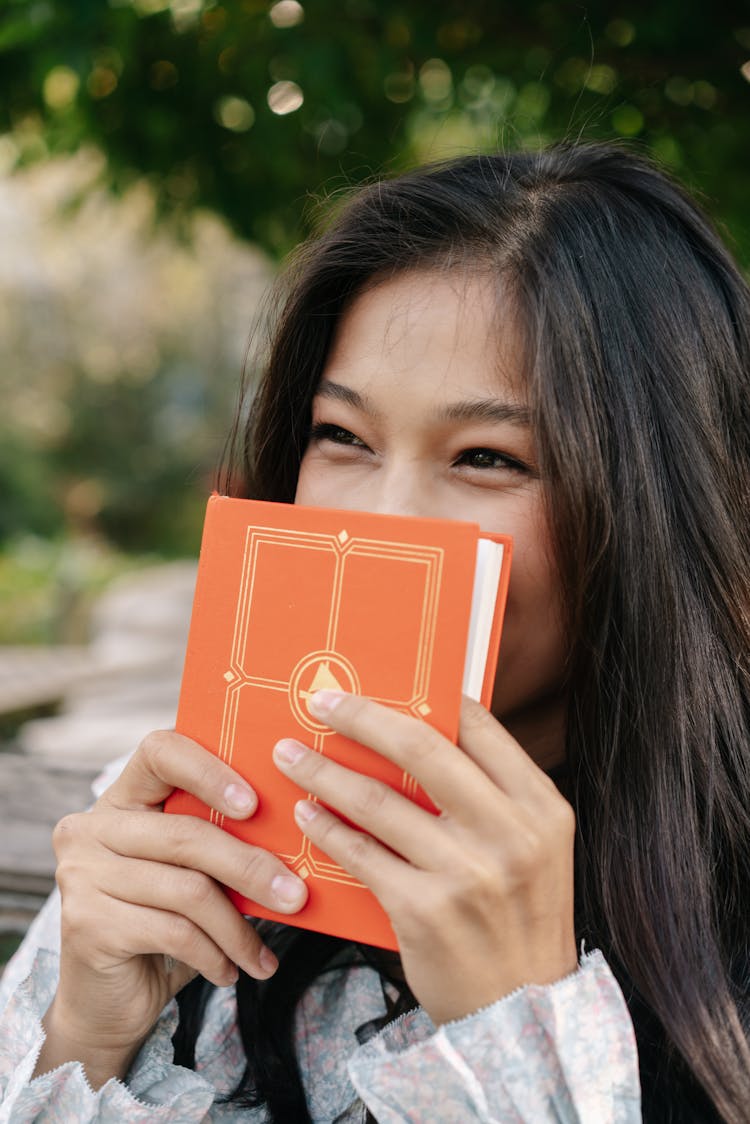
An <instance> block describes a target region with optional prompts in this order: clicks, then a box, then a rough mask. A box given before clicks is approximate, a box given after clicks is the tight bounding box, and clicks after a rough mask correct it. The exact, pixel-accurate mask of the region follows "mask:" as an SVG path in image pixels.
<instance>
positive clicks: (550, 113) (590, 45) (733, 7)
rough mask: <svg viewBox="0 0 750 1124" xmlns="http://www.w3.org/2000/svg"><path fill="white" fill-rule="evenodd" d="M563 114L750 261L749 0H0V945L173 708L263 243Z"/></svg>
mask: <svg viewBox="0 0 750 1124" xmlns="http://www.w3.org/2000/svg"><path fill="white" fill-rule="evenodd" d="M579 136H583V137H587V138H594V137H605V138H612V137H615V138H623V139H625V140H628V141H630V142H632V143H633V144H634V145H636V146H638V147H639V148H641V149H643V150H644V151H646V152H649V153H651V154H653V155H654V156H655V157H656V158H657V159H658V160H660V161H662V162H663V163H664V164H665V165H666V166H667V167H668V168H669V169H671V171H672V172H673V173H674V174H675V175H677V176H678V177H679V178H680V179H681V180H682V181H683V182H684V183H685V184H686V185H687V186H688V188H689V189H691V190H692V191H694V192H696V193H697V194H698V195H699V196H700V197H701V198H702V201H703V203H704V205H705V206H706V207H707V208H708V210H709V211H710V212H711V214H712V215H713V216H714V218H715V219H716V221H717V222H718V223H719V224H720V225H721V227H722V228H723V230H724V233H725V235H726V238H727V240H728V241H729V243H730V245H731V246H732V248H733V250H734V252H735V254H736V255H737V257H738V258H739V260H740V262H741V263H742V264H743V266H744V267H745V268H747V267H748V265H750V6H748V4H747V2H740V0H735V2H734V3H732V2H727V0H724V2H721V0H717V2H715V3H712V4H710V5H708V4H705V3H698V2H697V0H651V2H645V0H644V2H642V3H639V2H634V0H621V2H620V3H617V2H616V0H589V2H588V3H586V4H581V3H580V2H579V0H577V2H566V0H543V2H539V3H536V2H529V3H511V2H508V0H505V2H503V0H494V2H490V0H486V2H479V0H444V2H441V3H437V4H436V3H422V2H417V0H401V2H400V3H396V2H391V0H309V2H307V3H301V2H298V0H278V2H276V3H268V2H264V0H224V2H220V0H0V372H1V376H0V377H1V379H2V384H1V385H2V400H1V406H0V496H1V499H0V747H2V752H0V824H2V828H0V837H1V839H2V841H1V842H0V848H1V850H0V963H2V959H3V956H4V955H7V953H8V952H9V950H10V949H11V948H12V947H13V945H14V943H15V942H16V940H17V937H18V933H20V932H21V931H22V930H23V928H24V926H25V925H26V923H27V922H28V919H29V918H30V916H32V915H33V911H34V909H35V908H36V907H37V905H38V904H39V902H40V901H41V899H42V897H43V895H44V893H46V892H47V890H48V888H49V887H50V886H51V884H52V876H51V872H52V857H51V852H50V848H49V842H48V839H49V827H50V825H51V823H53V822H54V821H55V819H57V818H58V816H59V815H61V814H62V813H63V812H64V811H65V810H66V808H68V807H71V806H74V805H77V806H80V805H81V804H82V803H85V801H86V799H87V792H88V785H89V782H90V780H91V777H92V776H93V775H94V774H95V773H96V772H97V771H98V769H99V767H100V766H101V764H103V763H104V762H106V761H107V760H109V759H110V758H112V757H114V756H116V755H117V754H118V753H122V752H126V750H127V749H129V748H132V747H133V746H134V745H135V744H136V742H137V740H138V737H139V736H142V734H143V733H145V732H146V731H147V730H148V729H149V728H151V727H152V726H153V725H159V724H169V723H170V722H171V719H172V718H173V715H174V704H175V700H176V692H177V687H178V682H179V671H180V662H181V654H182V647H183V645H184V635H185V628H186V623H187V617H188V614H189V605H190V593H191V588H192V581H193V575H194V564H193V562H192V561H183V560H190V559H194V557H195V555H196V553H197V548H198V543H199V537H200V525H201V518H202V510H203V506H204V502H205V496H206V493H207V492H208V491H209V490H210V488H211V486H212V482H213V472H214V469H215V466H216V463H217V460H218V457H219V455H220V453H221V449H222V443H223V439H224V435H225V433H226V431H227V429H228V425H229V421H230V418H231V415H232V411H233V407H234V403H235V401H236V395H237V388H238V383H239V377H240V372H241V370H242V368H243V364H244V363H245V354H246V349H247V343H248V339H249V336H250V334H251V331H252V330H253V326H254V325H256V326H257V323H258V319H259V317H260V316H261V312H260V309H261V307H262V305H261V300H262V296H263V293H264V292H265V291H266V290H267V287H268V284H269V282H270V281H271V280H272V278H273V276H274V273H275V271H276V270H277V268H278V267H279V265H280V263H282V262H283V259H284V257H285V255H286V254H287V253H288V252H289V251H290V250H291V249H292V248H293V247H294V246H295V244H296V243H298V241H299V240H300V239H301V238H302V237H304V236H305V235H306V234H307V233H309V232H310V230H311V229H312V228H313V226H314V225H315V223H316V221H318V220H319V219H320V218H321V216H323V215H324V214H325V211H326V208H327V207H328V206H331V205H332V200H335V198H336V196H337V194H340V193H341V191H342V190H345V189H346V188H348V187H350V186H351V185H355V184H356V183H358V182H361V181H362V180H364V179H367V178H369V177H371V176H373V175H375V174H378V173H382V172H385V173H390V172H395V171H399V170H402V169H405V168H407V167H409V166H411V165H413V164H415V163H418V162H421V161H424V160H426V159H432V158H438V157H442V156H446V155H452V154H459V153H464V152H471V151H476V150H478V149H479V150H493V149H496V148H497V147H498V146H500V147H515V146H528V147H536V146H539V145H542V144H545V143H547V142H549V141H551V140H555V139H558V138H563V137H567V138H573V137H579ZM32 794H33V795H32Z"/></svg>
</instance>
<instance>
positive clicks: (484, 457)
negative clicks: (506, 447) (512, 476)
mask: <svg viewBox="0 0 750 1124" xmlns="http://www.w3.org/2000/svg"><path fill="white" fill-rule="evenodd" d="M453 463H454V464H455V465H457V466H459V467H463V468H476V469H485V470H486V469H505V470H506V471H507V470H510V471H511V472H528V471H529V468H528V465H526V464H524V463H523V461H519V460H516V458H515V457H510V456H508V454H507V453H498V451H497V450H496V449H465V450H464V452H463V453H461V454H460V455H459V456H458V457H457V458H456V460H455V461H454V462H453Z"/></svg>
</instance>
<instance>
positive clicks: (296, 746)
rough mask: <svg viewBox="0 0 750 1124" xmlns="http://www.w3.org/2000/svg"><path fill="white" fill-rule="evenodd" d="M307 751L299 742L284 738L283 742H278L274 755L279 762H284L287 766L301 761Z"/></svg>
mask: <svg viewBox="0 0 750 1124" xmlns="http://www.w3.org/2000/svg"><path fill="white" fill-rule="evenodd" d="M306 752H307V750H306V749H305V747H304V746H303V745H300V743H299V742H296V741H294V740H293V739H292V738H284V739H283V741H280V742H276V745H275V746H274V750H273V755H274V757H276V758H277V759H278V760H279V761H283V762H284V763H285V764H286V765H294V763H295V762H296V761H299V759H300V757H304V755H305V753H306Z"/></svg>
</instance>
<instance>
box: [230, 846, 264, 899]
mask: <svg viewBox="0 0 750 1124" xmlns="http://www.w3.org/2000/svg"><path fill="white" fill-rule="evenodd" d="M268 859H269V856H268V852H266V851H262V850H261V849H260V848H259V847H251V846H249V845H248V844H244V845H243V855H242V859H241V860H240V862H239V864H238V867H237V879H238V883H239V884H240V885H241V886H243V887H244V888H245V889H247V890H248V891H249V893H248V897H251V898H254V897H256V893H253V890H254V889H255V890H256V891H257V889H258V887H259V886H260V885H261V884H264V885H265V883H266V882H268V881H269V876H270V877H273V875H272V874H271V872H270V871H269V869H268Z"/></svg>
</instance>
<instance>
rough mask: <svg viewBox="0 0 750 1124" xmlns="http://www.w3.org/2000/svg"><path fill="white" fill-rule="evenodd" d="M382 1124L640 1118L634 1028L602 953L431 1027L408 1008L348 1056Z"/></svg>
mask: <svg viewBox="0 0 750 1124" xmlns="http://www.w3.org/2000/svg"><path fill="white" fill-rule="evenodd" d="M349 1072H350V1075H351V1079H352V1082H353V1084H354V1086H355V1088H356V1089H357V1091H358V1093H359V1095H360V1096H361V1098H362V1100H363V1101H364V1102H365V1104H366V1105H367V1106H368V1108H369V1109H370V1111H371V1113H372V1114H373V1116H374V1117H375V1118H376V1119H377V1120H378V1124H396V1122H399V1124H403V1122H406V1121H414V1122H417V1121H424V1120H461V1121H470V1120H476V1121H483V1122H486V1124H545V1122H549V1124H552V1122H554V1124H560V1122H570V1124H574V1122H575V1124H640V1121H641V1108H640V1103H641V1102H640V1085H639V1078H638V1055H637V1050H636V1044H635V1035H634V1032H633V1026H632V1023H631V1020H630V1015H629V1013H628V1010H627V1007H626V1004H625V1000H624V999H623V996H622V993H621V991H620V988H619V986H618V984H617V982H616V980H615V979H614V976H613V975H612V973H611V971H610V969H609V967H608V965H607V963H606V961H605V960H604V957H603V956H602V955H601V953H600V952H592V953H589V954H587V955H585V956H584V957H583V959H582V962H581V965H580V967H579V968H578V970H577V971H576V972H574V973H573V974H572V975H570V976H568V977H566V978H565V979H563V980H559V981H558V982H557V983H554V984H551V985H549V986H547V987H536V986H528V987H524V988H520V989H519V990H518V991H516V992H513V993H512V994H511V995H508V996H505V998H503V999H501V1000H499V1001H498V1002H497V1003H494V1004H492V1005H491V1006H489V1007H486V1008H484V1009H483V1010H481V1011H477V1012H476V1013H475V1014H472V1015H470V1016H468V1017H467V1018H465V1019H461V1020H459V1021H456V1022H451V1023H447V1024H445V1025H444V1026H442V1027H440V1028H439V1029H436V1028H435V1027H434V1026H433V1025H432V1024H431V1023H430V1021H429V1019H427V1018H426V1016H425V1014H424V1012H422V1011H416V1012H412V1013H411V1014H409V1015H406V1016H405V1017H404V1018H402V1019H400V1020H398V1021H397V1022H396V1023H393V1024H392V1025H391V1026H389V1027H387V1028H386V1029H385V1030H384V1031H383V1032H382V1033H381V1034H379V1035H378V1036H377V1038H375V1039H373V1040H372V1041H371V1042H368V1043H367V1044H366V1045H365V1046H363V1047H362V1048H361V1049H360V1050H359V1051H358V1052H357V1053H356V1054H355V1056H354V1057H353V1058H352V1060H351V1061H350V1063H349Z"/></svg>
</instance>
